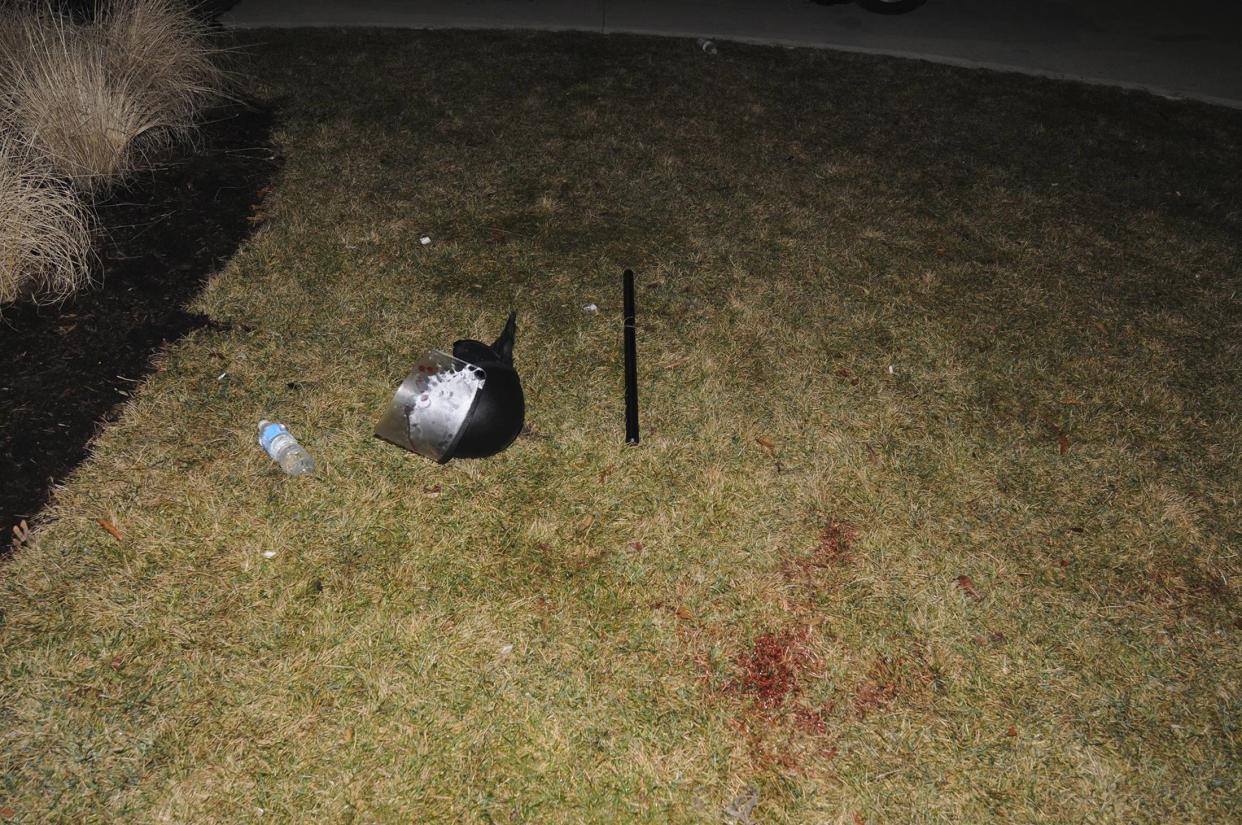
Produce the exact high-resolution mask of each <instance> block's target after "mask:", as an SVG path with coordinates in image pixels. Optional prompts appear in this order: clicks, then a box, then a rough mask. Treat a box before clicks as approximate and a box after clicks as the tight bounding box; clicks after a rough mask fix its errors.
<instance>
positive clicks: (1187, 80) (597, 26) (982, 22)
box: [220, 0, 1242, 108]
mask: <svg viewBox="0 0 1242 825" xmlns="http://www.w3.org/2000/svg"><path fill="white" fill-rule="evenodd" d="M220 20H221V22H222V23H223V24H224V25H226V26H230V27H237V28H260V27H280V28H291V27H302V26H330V27H338V26H350V27H353V26H358V27H363V26H380V27H401V28H463V29H541V30H546V31H563V30H573V31H589V32H599V33H605V34H608V33H621V32H625V33H637V34H654V35H666V36H669V35H671V36H680V37H708V38H712V39H715V40H735V41H744V42H750V43H767V44H776V45H789V46H811V47H817V48H832V49H841V50H846V51H859V52H868V53H874V54H887V55H895V56H899V57H912V58H919V59H924V60H931V61H935V62H939V63H950V64H954V65H959V66H972V67H982V68H990V69H999V70H1004V71H1017V72H1022V73H1026V74H1035V75H1041V76H1045V77H1055V78H1065V79H1072V80H1081V81H1086V82H1090V83H1101V84H1106V85H1112V86H1121V87H1125V88H1135V89H1145V90H1147V91H1151V92H1154V93H1156V94H1159V95H1163V96H1166V97H1173V98H1189V99H1194V100H1201V101H1205V102H1208V103H1214V104H1218V105H1223V106H1230V107H1234V108H1242V3H1239V2H1214V0H1178V2H1173V0H1168V1H1167V2H1155V0H1129V2H1127V1H1126V0H1079V2H1073V0H1027V2H1022V1H1021V0H928V3H927V5H926V6H924V7H923V8H921V9H919V10H918V11H915V12H913V13H911V14H907V15H901V16H882V15H875V14H869V13H867V12H865V11H863V10H862V9H860V8H859V7H857V6H855V5H852V4H850V3H834V4H830V5H824V4H822V3H817V2H812V0H355V2H346V0H241V2H239V3H238V4H237V5H236V6H235V7H234V8H233V9H232V10H231V11H229V12H227V13H226V14H224V15H223V16H222V17H221V18H220Z"/></svg>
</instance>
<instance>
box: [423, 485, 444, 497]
mask: <svg viewBox="0 0 1242 825" xmlns="http://www.w3.org/2000/svg"><path fill="white" fill-rule="evenodd" d="M441 489H442V488H441V487H440V485H439V484H432V485H431V486H430V487H424V488H423V495H425V496H431V497H432V498H436V497H437V496H439V495H440V491H441Z"/></svg>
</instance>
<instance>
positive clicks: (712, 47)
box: [698, 37, 716, 54]
mask: <svg viewBox="0 0 1242 825" xmlns="http://www.w3.org/2000/svg"><path fill="white" fill-rule="evenodd" d="M698 43H699V48H700V49H702V50H703V51H705V52H707V53H708V54H715V53H716V44H715V43H713V42H712V41H710V40H707V39H705V38H702V37H700V38H699V41H698Z"/></svg>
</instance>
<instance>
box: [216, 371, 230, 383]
mask: <svg viewBox="0 0 1242 825" xmlns="http://www.w3.org/2000/svg"><path fill="white" fill-rule="evenodd" d="M228 374H229V373H228V371H227V370H225V371H224V372H222V373H220V374H219V375H217V376H216V380H217V381H223V380H224V376H226V375H228Z"/></svg>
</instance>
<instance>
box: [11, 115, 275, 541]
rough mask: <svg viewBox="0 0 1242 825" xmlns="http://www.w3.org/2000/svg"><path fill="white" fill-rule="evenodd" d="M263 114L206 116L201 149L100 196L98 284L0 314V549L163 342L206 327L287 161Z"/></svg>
mask: <svg viewBox="0 0 1242 825" xmlns="http://www.w3.org/2000/svg"><path fill="white" fill-rule="evenodd" d="M271 127H272V118H271V116H270V115H269V114H267V113H263V112H258V111H253V110H248V109H244V108H242V107H237V108H235V109H232V110H230V111H227V112H218V113H215V114H214V116H213V117H212V118H210V119H209V122H208V123H206V124H205V125H204V126H203V129H202V133H201V137H202V142H201V145H200V146H199V147H198V151H196V152H194V153H193V154H184V155H182V156H178V157H172V158H168V159H166V160H165V161H164V162H162V163H160V164H159V165H158V167H157V168H156V169H155V170H154V171H151V172H148V173H145V174H144V175H141V176H139V177H138V179H136V180H135V181H134V182H133V183H132V184H130V185H129V186H128V187H127V188H126V189H124V190H122V191H119V192H118V193H117V194H115V195H113V196H112V197H110V198H109V199H108V200H107V201H105V202H103V203H101V204H98V206H97V209H96V212H97V216H98V220H99V224H100V233H99V237H100V240H99V242H98V245H97V246H98V256H99V263H98V265H97V266H96V268H95V273H94V275H95V278H96V279H97V281H98V284H97V285H96V286H95V287H94V288H91V289H88V290H86V291H84V292H82V293H81V294H79V295H78V296H77V297H76V298H74V299H73V300H71V301H69V302H67V303H64V304H61V305H58V306H45V307H36V306H31V305H16V306H8V307H4V309H3V315H0V363H2V364H4V365H5V371H4V373H3V375H0V554H3V553H5V552H6V551H7V549H9V547H10V544H11V542H12V539H13V527H14V526H15V525H17V524H20V523H21V521H22V520H23V519H25V520H27V521H31V520H33V518H34V517H35V515H36V514H37V513H38V512H39V510H40V509H42V507H43V506H44V504H46V502H47V500H48V496H49V493H50V491H51V489H52V487H53V485H55V484H56V483H58V482H59V481H61V480H62V479H64V478H65V476H66V475H68V474H69V473H70V472H71V471H72V470H73V469H74V468H75V467H76V466H77V465H78V463H79V462H81V461H82V459H83V458H85V457H86V455H87V453H88V447H89V444H90V441H91V439H92V437H93V436H94V435H95V433H96V431H97V430H98V428H99V426H100V425H101V424H103V423H105V422H107V421H109V420H110V419H111V418H113V417H114V416H115V414H116V410H117V405H118V404H119V403H120V402H122V401H124V400H125V397H126V393H128V392H130V391H131V390H132V389H133V387H134V386H135V384H136V383H137V382H139V381H141V380H142V378H143V377H144V376H145V375H146V374H147V373H148V372H149V371H150V368H151V357H152V355H153V354H155V353H156V352H157V351H159V350H160V348H161V347H163V346H165V345H167V344H168V343H169V342H171V341H175V340H177V339H178V338H180V337H181V336H183V335H185V334H186V333H187V332H189V331H190V330H193V329H198V328H200V327H204V326H209V325H211V323H212V322H211V321H210V320H209V319H208V318H206V317H204V316H201V315H195V314H193V313H189V312H186V311H185V307H186V305H187V304H188V303H189V302H190V301H191V300H192V299H193V298H194V296H195V295H196V294H197V293H198V292H199V290H200V289H202V287H203V285H204V283H205V282H206V280H207V278H208V277H210V276H211V275H212V274H213V273H215V272H217V271H218V270H219V268H220V266H221V265H222V264H223V263H224V262H225V261H227V260H228V259H229V258H230V257H231V256H232V255H233V253H234V252H236V250H237V249H238V247H239V246H240V245H241V243H242V242H243V241H244V240H245V239H246V238H247V236H248V235H249V234H250V232H251V231H253V229H254V223H253V222H252V221H251V220H249V219H250V218H251V216H252V215H253V212H254V207H255V206H256V204H257V203H258V202H259V200H260V199H261V198H262V193H263V192H264V191H265V190H266V188H267V187H268V186H269V184H270V182H271V180H272V179H273V176H274V175H275V173H276V171H277V169H278V168H279V158H278V157H277V155H276V152H275V150H274V149H273V147H272V144H271V131H272V129H271Z"/></svg>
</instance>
